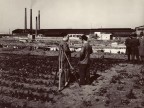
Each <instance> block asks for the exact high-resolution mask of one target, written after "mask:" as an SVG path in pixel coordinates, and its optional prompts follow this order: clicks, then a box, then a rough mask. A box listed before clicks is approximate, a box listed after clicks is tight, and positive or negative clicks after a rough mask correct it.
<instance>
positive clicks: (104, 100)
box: [50, 64, 144, 108]
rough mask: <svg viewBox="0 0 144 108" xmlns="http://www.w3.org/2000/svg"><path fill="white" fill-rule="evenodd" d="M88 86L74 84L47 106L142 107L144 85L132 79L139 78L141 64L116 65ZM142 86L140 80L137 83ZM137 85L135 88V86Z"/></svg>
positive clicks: (81, 107)
mask: <svg viewBox="0 0 144 108" xmlns="http://www.w3.org/2000/svg"><path fill="white" fill-rule="evenodd" d="M97 74H100V75H101V76H100V77H99V78H97V79H96V80H95V81H94V82H93V84H92V85H85V86H82V87H79V86H78V84H77V83H74V84H71V85H70V87H68V88H66V89H64V90H63V91H62V94H63V96H62V97H61V98H59V99H58V100H57V102H56V103H55V104H53V105H52V104H51V105H50V107H55V108H56V107H59V108H69V107H70V108H85V107H90V108H143V107H144V88H143V87H144V86H142V85H138V84H136V81H135V80H137V79H138V80H140V79H139V78H140V77H142V76H141V75H142V65H137V64H119V65H115V66H114V67H112V68H111V69H109V70H106V71H103V72H98V73H97ZM141 83H142V84H143V85H144V80H143V82H141ZM136 86H137V87H136Z"/></svg>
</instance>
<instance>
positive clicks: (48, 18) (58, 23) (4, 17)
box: [0, 0, 144, 33]
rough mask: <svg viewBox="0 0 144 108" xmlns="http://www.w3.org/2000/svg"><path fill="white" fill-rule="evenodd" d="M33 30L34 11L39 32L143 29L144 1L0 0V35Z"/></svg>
mask: <svg viewBox="0 0 144 108" xmlns="http://www.w3.org/2000/svg"><path fill="white" fill-rule="evenodd" d="M25 8H27V28H30V23H29V19H30V15H29V14H30V8H32V9H33V28H35V25H36V24H35V17H36V16H37V15H38V10H40V13H41V29H53V28H101V27H102V28H135V27H138V26H142V25H144V0H0V33H8V32H9V30H10V31H12V30H14V29H18V28H19V29H23V28H24V10H25Z"/></svg>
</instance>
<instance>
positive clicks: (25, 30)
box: [25, 8, 27, 31]
mask: <svg viewBox="0 0 144 108" xmlns="http://www.w3.org/2000/svg"><path fill="white" fill-rule="evenodd" d="M26 30H27V9H26V8H25V31H26Z"/></svg>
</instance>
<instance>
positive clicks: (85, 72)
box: [79, 35, 93, 85]
mask: <svg viewBox="0 0 144 108" xmlns="http://www.w3.org/2000/svg"><path fill="white" fill-rule="evenodd" d="M81 40H82V48H81V51H80V61H79V75H80V85H85V84H90V72H89V67H90V54H91V53H92V52H93V51H92V47H91V45H90V44H89V42H88V37H87V36H86V35H83V36H81Z"/></svg>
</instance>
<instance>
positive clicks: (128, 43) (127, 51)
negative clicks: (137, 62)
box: [125, 36, 132, 61]
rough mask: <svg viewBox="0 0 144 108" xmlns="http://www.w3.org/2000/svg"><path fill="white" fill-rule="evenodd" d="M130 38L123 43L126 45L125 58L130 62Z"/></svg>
mask: <svg viewBox="0 0 144 108" xmlns="http://www.w3.org/2000/svg"><path fill="white" fill-rule="evenodd" d="M131 39H132V37H131V36H129V37H128V38H127V39H126V41H125V45H126V54H127V57H128V61H130V59H131V43H130V41H131Z"/></svg>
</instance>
